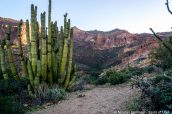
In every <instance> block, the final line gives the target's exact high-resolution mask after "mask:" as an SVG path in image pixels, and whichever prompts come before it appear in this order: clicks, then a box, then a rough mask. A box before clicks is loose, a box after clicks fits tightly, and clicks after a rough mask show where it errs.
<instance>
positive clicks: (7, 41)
mask: <svg viewBox="0 0 172 114" xmlns="http://www.w3.org/2000/svg"><path fill="white" fill-rule="evenodd" d="M6 35H7V37H6V46H7V56H8V62H9V65H10V69H11V72H12V74H13V76H14V79H15V80H18V79H19V76H18V74H17V69H16V66H15V64H14V61H13V56H12V49H11V44H10V37H11V27H10V26H8V30H7V32H6Z"/></svg>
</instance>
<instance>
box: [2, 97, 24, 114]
mask: <svg viewBox="0 0 172 114" xmlns="http://www.w3.org/2000/svg"><path fill="white" fill-rule="evenodd" d="M0 113H1V114H23V113H24V110H23V105H22V104H21V103H20V102H19V101H18V100H17V97H16V96H15V95H14V96H0Z"/></svg>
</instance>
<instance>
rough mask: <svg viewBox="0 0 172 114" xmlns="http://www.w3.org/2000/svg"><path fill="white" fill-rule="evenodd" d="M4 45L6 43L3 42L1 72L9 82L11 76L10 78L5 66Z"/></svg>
mask: <svg viewBox="0 0 172 114" xmlns="http://www.w3.org/2000/svg"><path fill="white" fill-rule="evenodd" d="M4 43H5V41H4V40H1V43H0V63H1V70H2V73H3V77H4V80H9V76H8V73H7V69H6V65H5V54H4Z"/></svg>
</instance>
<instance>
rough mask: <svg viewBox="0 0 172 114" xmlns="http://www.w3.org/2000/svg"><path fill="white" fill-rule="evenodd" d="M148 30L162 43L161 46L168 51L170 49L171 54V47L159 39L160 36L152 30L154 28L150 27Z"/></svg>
mask: <svg viewBox="0 0 172 114" xmlns="http://www.w3.org/2000/svg"><path fill="white" fill-rule="evenodd" d="M150 31H151V32H152V33H153V35H154V36H155V37H156V38H157V39H158V40H159V41H160V42H161V43H162V44H163V46H164V47H165V48H167V49H168V50H169V51H170V53H171V54H172V49H171V48H170V47H169V46H168V45H167V44H166V43H165V42H164V41H163V40H162V39H161V37H159V36H158V35H157V34H156V33H155V32H154V30H153V29H152V28H150Z"/></svg>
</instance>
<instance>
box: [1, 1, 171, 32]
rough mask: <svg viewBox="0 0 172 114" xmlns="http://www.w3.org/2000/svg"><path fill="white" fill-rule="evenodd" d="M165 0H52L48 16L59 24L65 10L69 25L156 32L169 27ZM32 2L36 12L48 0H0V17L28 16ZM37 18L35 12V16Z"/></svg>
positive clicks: (18, 17)
mask: <svg viewBox="0 0 172 114" xmlns="http://www.w3.org/2000/svg"><path fill="white" fill-rule="evenodd" d="M169 1H170V0H169ZM165 2H166V0H52V20H54V21H55V20H57V22H58V25H59V26H61V25H62V24H63V15H64V14H65V13H66V12H67V13H68V17H69V18H70V19H71V23H72V26H76V27H78V28H79V29H82V30H101V31H110V30H113V29H115V28H119V29H124V30H128V31H129V32H131V33H144V32H146V33H150V30H149V28H153V29H154V30H155V31H157V32H166V31H171V27H172V15H171V14H170V13H169V12H168V11H167V8H166V6H165ZM171 2H172V0H171ZM32 3H33V4H34V5H36V6H38V14H40V13H42V12H43V11H47V9H48V0H1V3H0V17H5V18H13V19H17V20H20V19H23V20H26V19H30V5H31V4H32ZM171 4H172V3H171ZM171 4H170V6H171V8H172V5H171ZM39 18H40V16H39V15H38V20H40V19H39Z"/></svg>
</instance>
